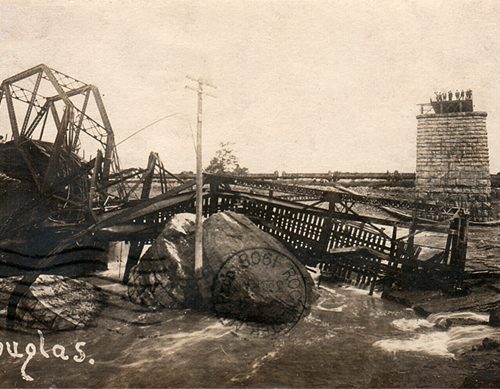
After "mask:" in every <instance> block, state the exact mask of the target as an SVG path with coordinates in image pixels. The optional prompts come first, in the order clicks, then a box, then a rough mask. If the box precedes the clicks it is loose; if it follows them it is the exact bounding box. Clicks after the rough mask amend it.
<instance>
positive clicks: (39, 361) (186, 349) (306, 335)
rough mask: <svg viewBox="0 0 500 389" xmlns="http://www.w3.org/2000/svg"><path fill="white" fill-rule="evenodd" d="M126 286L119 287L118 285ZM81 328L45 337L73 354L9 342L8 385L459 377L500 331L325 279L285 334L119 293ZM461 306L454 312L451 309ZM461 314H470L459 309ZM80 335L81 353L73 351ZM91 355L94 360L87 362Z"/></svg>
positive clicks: (328, 382)
mask: <svg viewBox="0 0 500 389" xmlns="http://www.w3.org/2000/svg"><path fill="white" fill-rule="evenodd" d="M122 292H123V291H122ZM110 296H114V297H110V300H109V302H110V303H109V305H108V306H107V307H106V308H105V310H104V311H103V312H102V314H101V315H100V317H99V319H97V320H96V322H95V326H94V327H92V328H88V329H85V330H78V331H72V332H64V333H57V334H44V335H45V347H46V349H47V350H50V348H51V347H52V345H54V344H56V343H57V344H60V345H63V346H65V347H66V349H67V351H68V353H69V354H70V358H69V360H67V361H63V360H61V359H57V358H54V357H53V356H52V354H51V355H50V358H46V357H44V356H42V355H41V354H40V352H39V351H38V352H37V354H36V355H35V356H34V357H33V359H32V360H31V361H29V363H28V364H27V366H26V369H25V370H26V373H27V374H29V375H30V376H31V377H32V378H33V381H31V382H27V381H24V380H23V379H22V378H21V372H20V371H21V367H22V365H23V362H24V359H21V358H20V359H14V358H12V357H10V356H9V355H8V354H7V353H6V351H5V350H4V352H3V354H2V355H1V356H0V377H1V379H0V382H1V384H2V386H4V387H13V386H33V387H41V386H43V387H47V386H50V385H56V386H58V387H61V386H63V387H68V386H71V387H79V386H91V387H110V386H111V387H112V386H115V387H141V386H147V387H151V386H153V387H167V386H170V387H172V386H173V387H179V386H181V387H227V386H252V387H256V386H268V387H269V386H274V387H276V386H286V387H291V386H295V387H313V386H314V387H387V386H389V387H395V386H399V387H415V386H429V387H436V386H439V387H448V386H451V387H456V386H459V385H460V384H461V383H462V381H463V378H464V376H465V375H466V374H467V373H468V372H470V371H472V370H471V369H472V368H468V367H467V366H468V365H467V363H466V361H463V360H461V358H460V355H461V353H463V352H464V351H468V350H470V349H471V348H472V346H473V345H475V344H478V343H481V340H482V339H483V338H484V337H490V338H495V337H496V338H499V339H500V333H499V331H498V330H495V329H493V328H491V327H488V326H486V325H485V324H484V322H485V321H486V320H487V316H485V315H475V314H465V315H466V316H467V315H468V316H467V317H468V319H467V320H469V319H470V320H469V322H470V323H471V324H472V323H475V324H474V325H467V326H464V325H461V326H460V325H459V326H451V327H450V328H448V329H442V328H443V326H441V325H440V324H442V321H443V320H444V319H448V318H450V317H451V318H452V319H453V320H459V319H460V320H461V319H463V318H458V317H456V315H457V314H452V315H441V316H439V315H436V316H433V317H429V318H428V320H424V319H421V318H418V317H417V316H416V315H415V313H414V312H413V311H412V310H411V309H405V308H404V307H401V306H400V305H398V304H395V303H392V302H389V301H385V300H383V299H381V298H380V297H379V296H368V293H367V291H364V290H358V289H354V288H351V287H345V286H338V285H328V286H322V287H321V288H320V296H319V299H318V300H317V301H316V303H315V304H314V306H313V308H312V310H311V312H310V314H309V315H308V316H307V317H305V318H303V319H302V320H301V321H300V322H299V323H297V325H296V326H295V327H294V328H292V329H291V330H290V331H289V332H288V333H286V334H279V335H275V336H272V335H266V334H262V333H261V334H260V335H259V336H256V335H252V334H250V333H249V332H248V331H245V330H244V329H238V328H236V327H234V326H229V325H225V324H223V323H221V322H220V321H219V320H218V319H217V318H214V317H212V316H209V315H204V314H200V313H196V312H192V311H162V312H147V311H145V310H143V309H141V308H140V307H137V306H134V305H132V304H131V303H129V302H127V301H126V300H125V299H123V298H122V297H120V296H119V295H110ZM454 315H455V316H454ZM459 315H464V314H459ZM6 341H9V342H12V341H17V342H19V350H20V352H23V351H24V348H25V346H26V344H27V343H28V342H33V343H34V344H36V345H37V347H39V346H38V341H39V338H38V336H37V335H36V334H35V335H33V334H21V333H18V332H16V333H13V332H9V331H5V330H1V331H0V342H4V343H5V342H6ZM76 342H86V344H85V346H84V347H83V349H84V352H85V353H86V359H85V361H83V362H81V363H77V362H75V361H74V360H73V358H72V355H73V354H75V353H74V352H70V351H71V350H74V345H75V343H76ZM91 361H92V362H93V364H92V363H91Z"/></svg>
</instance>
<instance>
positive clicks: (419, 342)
mask: <svg viewBox="0 0 500 389" xmlns="http://www.w3.org/2000/svg"><path fill="white" fill-rule="evenodd" d="M448 340H449V335H448V333H447V332H444V331H442V332H441V331H435V332H431V333H428V334H419V335H417V336H416V337H414V338H411V339H383V340H378V341H376V342H375V343H373V345H374V346H375V347H378V348H381V349H382V350H385V351H387V352H392V353H396V352H398V351H406V352H420V353H424V354H429V355H435V356H441V357H448V358H453V357H454V356H455V355H454V354H453V353H451V352H449V351H448V347H447V343H448Z"/></svg>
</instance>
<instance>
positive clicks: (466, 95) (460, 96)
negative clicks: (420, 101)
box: [434, 89, 472, 102]
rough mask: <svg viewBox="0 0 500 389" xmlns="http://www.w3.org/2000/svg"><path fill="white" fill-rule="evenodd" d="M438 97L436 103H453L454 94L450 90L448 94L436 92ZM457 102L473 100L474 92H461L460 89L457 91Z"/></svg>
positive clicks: (468, 90)
mask: <svg viewBox="0 0 500 389" xmlns="http://www.w3.org/2000/svg"><path fill="white" fill-rule="evenodd" d="M434 94H435V95H436V101H438V102H440V101H452V100H453V92H452V91H451V90H450V91H448V93H446V92H434ZM455 100H472V90H470V89H467V90H466V91H464V90H463V89H462V91H461V92H459V91H458V89H457V90H456V91H455Z"/></svg>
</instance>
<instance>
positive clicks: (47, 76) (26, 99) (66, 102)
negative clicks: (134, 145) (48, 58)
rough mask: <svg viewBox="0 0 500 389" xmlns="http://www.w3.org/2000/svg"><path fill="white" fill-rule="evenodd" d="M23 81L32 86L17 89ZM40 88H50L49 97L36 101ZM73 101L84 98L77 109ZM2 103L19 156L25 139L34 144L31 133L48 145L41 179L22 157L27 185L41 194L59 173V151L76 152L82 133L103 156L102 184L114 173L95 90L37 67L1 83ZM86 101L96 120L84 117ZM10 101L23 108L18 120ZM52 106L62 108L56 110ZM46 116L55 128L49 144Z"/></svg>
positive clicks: (111, 143) (109, 135) (110, 139)
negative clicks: (28, 174)
mask: <svg viewBox="0 0 500 389" xmlns="http://www.w3.org/2000/svg"><path fill="white" fill-rule="evenodd" d="M26 80H29V81H31V82H32V84H33V85H32V88H31V89H27V88H26V87H23V86H20V85H19V84H20V83H21V82H22V81H26ZM44 83H48V84H49V85H51V86H52V87H53V89H54V90H55V94H54V95H51V96H43V95H41V93H40V90H41V87H42V85H43V84H44ZM76 96H83V97H84V99H83V102H82V103H81V104H78V103H77V102H76V100H75V97H76ZM3 98H4V99H5V101H6V105H7V110H8V115H9V120H10V126H11V130H12V138H13V140H14V142H15V143H16V145H17V146H18V147H19V149H20V150H22V149H23V143H24V142H25V140H26V139H33V138H34V135H35V132H38V140H46V141H48V142H50V143H52V144H53V145H54V149H53V151H52V154H51V155H50V161H49V165H48V168H47V170H46V171H45V174H44V177H38V176H37V174H36V173H35V169H34V167H33V166H32V165H33V162H32V161H30V159H29V156H28V155H27V154H26V153H23V157H24V158H25V160H26V163H27V165H28V167H30V170H31V171H32V173H33V180H34V181H35V184H36V185H37V187H38V188H39V189H40V190H41V191H43V192H48V191H50V189H51V186H52V185H53V182H51V180H52V178H53V177H54V175H55V174H54V173H55V172H56V171H57V170H58V169H59V168H60V158H59V155H60V154H61V152H62V150H63V149H65V150H69V151H70V152H74V151H75V150H78V148H79V144H80V136H81V135H82V133H84V134H86V135H88V136H89V137H91V138H93V139H94V140H95V141H97V142H98V143H99V144H100V146H101V147H102V149H103V150H104V160H103V168H102V177H101V178H102V183H103V184H104V183H106V182H107V180H108V178H109V175H110V173H117V172H119V171H120V165H119V160H118V155H117V153H116V147H115V139H114V134H113V130H112V128H111V123H110V121H109V118H108V115H107V113H106V109H105V107H104V103H103V101H102V98H101V94H100V93H99V90H98V89H97V87H95V86H93V85H90V84H86V83H84V82H82V81H79V80H77V79H76V78H73V77H71V76H68V75H66V74H64V73H61V72H59V71H57V70H54V69H51V68H49V67H48V66H46V65H43V64H42V65H38V66H35V67H33V68H31V69H28V70H26V71H24V72H21V73H19V74H17V75H15V76H12V77H9V78H7V79H5V80H4V81H3V82H2V84H1V86H0V103H1V102H2V99H3ZM91 99H93V100H94V101H95V103H96V106H97V108H98V112H99V115H98V117H91V116H89V114H88V113H87V107H88V104H89V100H91ZM13 100H17V101H20V102H22V103H25V104H27V109H26V111H25V114H24V115H22V114H21V113H20V111H19V110H16V108H15V106H14V103H13ZM58 102H62V103H63V104H62V107H60V106H59V105H58V104H57V103H58ZM49 116H51V117H52V119H53V121H54V124H55V126H56V128H57V134H56V137H55V139H46V137H44V132H45V126H46V123H47V119H48V118H49Z"/></svg>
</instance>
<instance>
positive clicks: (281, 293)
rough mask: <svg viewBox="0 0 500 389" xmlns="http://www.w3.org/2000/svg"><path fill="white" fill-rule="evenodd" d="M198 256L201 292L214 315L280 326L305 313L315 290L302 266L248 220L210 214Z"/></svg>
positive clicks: (226, 213) (281, 245)
mask: <svg viewBox="0 0 500 389" xmlns="http://www.w3.org/2000/svg"><path fill="white" fill-rule="evenodd" d="M203 252H204V261H205V262H204V264H203V267H204V269H203V284H204V285H202V288H201V292H202V295H203V297H204V299H205V300H206V299H207V298H208V299H210V300H211V302H212V304H213V307H214V309H215V311H216V312H217V313H218V314H219V315H221V316H225V317H233V318H236V319H239V320H244V321H254V322H261V323H285V322H290V321H294V320H298V319H299V318H300V317H301V316H302V315H303V314H304V312H305V311H307V310H308V309H309V307H310V304H311V302H312V300H313V298H314V296H315V292H314V282H313V280H312V279H311V277H310V275H309V273H308V272H307V270H306V269H305V267H304V266H303V265H302V264H301V263H300V262H299V261H298V260H297V259H296V258H295V257H294V256H293V255H292V254H291V253H290V252H289V251H288V250H287V249H286V248H285V247H284V246H283V244H281V243H280V242H279V241H278V240H277V239H275V238H274V237H273V236H271V235H270V234H268V233H266V232H264V231H262V230H261V229H259V228H258V227H257V226H256V225H255V224H254V223H253V222H252V221H251V220H250V219H248V218H247V217H245V216H243V215H241V214H237V213H234V212H230V211H229V212H222V213H217V214H214V215H212V216H211V217H210V218H209V219H208V220H206V221H205V223H204V228H203ZM207 295H208V296H207Z"/></svg>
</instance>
